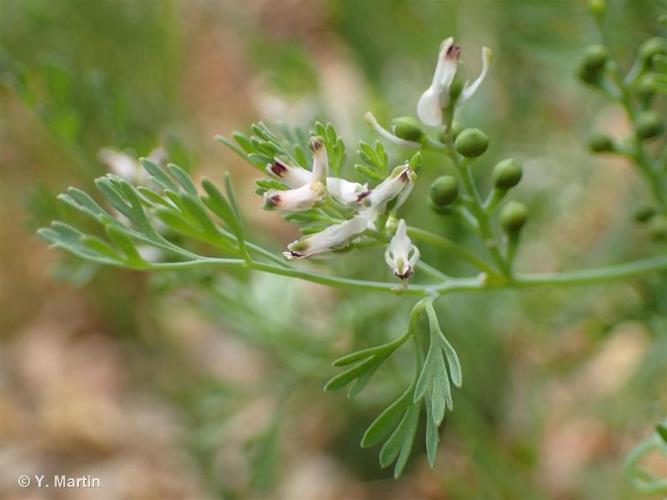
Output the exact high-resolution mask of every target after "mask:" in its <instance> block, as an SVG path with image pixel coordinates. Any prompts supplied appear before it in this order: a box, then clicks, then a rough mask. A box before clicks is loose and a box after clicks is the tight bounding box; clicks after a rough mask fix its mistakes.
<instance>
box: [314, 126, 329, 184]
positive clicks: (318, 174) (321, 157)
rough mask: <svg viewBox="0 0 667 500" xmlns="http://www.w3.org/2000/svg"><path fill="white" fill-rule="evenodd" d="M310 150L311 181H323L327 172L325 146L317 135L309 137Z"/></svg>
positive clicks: (327, 162)
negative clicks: (311, 157)
mask: <svg viewBox="0 0 667 500" xmlns="http://www.w3.org/2000/svg"><path fill="white" fill-rule="evenodd" d="M310 151H311V152H312V153H313V172H312V180H311V182H325V179H326V178H327V173H328V172H329V157H328V156H327V148H325V147H324V142H322V139H321V138H319V137H313V138H311V139H310Z"/></svg>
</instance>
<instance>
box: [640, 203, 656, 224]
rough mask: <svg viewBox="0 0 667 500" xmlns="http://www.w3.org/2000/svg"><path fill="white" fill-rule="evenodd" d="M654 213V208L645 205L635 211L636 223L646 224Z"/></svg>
mask: <svg viewBox="0 0 667 500" xmlns="http://www.w3.org/2000/svg"><path fill="white" fill-rule="evenodd" d="M656 213H657V210H656V209H655V207H653V206H652V205H649V204H647V203H645V204H642V205H640V206H638V207H637V208H636V209H635V214H634V215H635V220H636V221H637V222H648V221H649V220H650V219H651V218H652V217H653V216H654V215H655V214H656Z"/></svg>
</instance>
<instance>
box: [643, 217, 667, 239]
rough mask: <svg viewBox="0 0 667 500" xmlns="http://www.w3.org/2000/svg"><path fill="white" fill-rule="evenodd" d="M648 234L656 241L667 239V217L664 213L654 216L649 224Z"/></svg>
mask: <svg viewBox="0 0 667 500" xmlns="http://www.w3.org/2000/svg"><path fill="white" fill-rule="evenodd" d="M648 234H649V235H650V236H651V238H653V239H654V240H655V241H665V240H667V217H665V216H664V215H656V216H655V217H653V218H652V219H651V222H650V223H649V226H648Z"/></svg>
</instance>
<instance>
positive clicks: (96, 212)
mask: <svg viewBox="0 0 667 500" xmlns="http://www.w3.org/2000/svg"><path fill="white" fill-rule="evenodd" d="M591 10H592V13H593V16H594V17H595V19H596V21H597V23H598V25H599V27H600V28H601V33H602V34H603V36H602V40H601V43H600V44H599V45H595V46H592V47H589V48H587V49H586V50H585V53H584V57H583V59H582V63H581V66H580V68H579V70H578V75H579V77H580V78H581V80H583V81H584V82H585V83H586V84H588V85H589V86H590V87H591V88H592V89H593V90H595V91H598V92H602V93H603V94H605V95H606V96H607V97H608V98H609V99H610V100H611V101H613V102H615V103H617V104H618V105H619V106H621V108H622V109H623V110H624V111H625V113H626V114H627V118H628V123H629V125H630V133H629V135H628V137H627V138H625V139H623V140H612V139H611V138H610V137H608V136H607V135H604V134H601V133H596V134H593V135H592V136H591V138H590V141H589V147H590V149H591V150H592V151H594V152H596V153H609V154H614V155H618V156H622V157H625V158H627V159H628V160H629V161H630V162H631V163H632V164H633V165H634V167H635V168H636V171H637V172H638V174H640V175H641V176H642V177H643V178H644V180H645V181H646V185H647V187H648V190H647V199H646V202H645V203H643V204H642V205H641V206H640V207H638V211H637V216H636V218H637V220H638V221H639V222H641V223H646V224H647V227H648V231H649V232H650V234H651V235H652V236H653V237H655V238H656V239H658V240H660V239H666V238H667V175H666V172H667V144H666V142H665V140H664V125H663V120H662V117H661V116H660V115H659V114H658V113H657V112H656V111H655V110H654V108H653V106H654V105H655V103H656V101H657V97H658V94H661V93H663V94H664V93H666V92H667V40H666V39H665V38H663V37H656V38H651V39H650V40H647V41H645V42H644V43H643V44H641V46H640V47H639V50H638V52H637V55H636V60H635V63H634V64H633V65H632V67H631V68H630V69H629V71H625V70H624V68H623V67H622V66H621V65H620V64H619V63H618V62H617V61H616V60H615V59H614V58H613V56H612V54H611V53H610V49H609V45H608V43H607V42H606V37H605V36H604V26H603V24H604V23H603V18H604V10H605V9H604V4H602V3H600V2H594V3H593V4H592V7H591ZM461 51H462V49H461V47H460V46H459V45H458V44H457V43H456V42H455V41H454V39H453V38H447V39H446V40H445V41H444V42H443V43H442V44H441V46H440V48H439V51H438V54H437V60H436V62H435V70H434V73H433V79H432V81H431V83H430V85H429V86H428V88H427V89H426V90H425V91H424V92H423V94H422V95H421V96H420V97H418V98H416V99H415V101H416V115H417V116H416V118H415V117H407V116H404V117H398V118H395V119H394V120H392V122H391V124H390V125H389V127H383V126H382V125H380V124H379V123H378V121H377V120H376V118H375V117H374V116H373V115H372V114H370V113H367V114H366V120H367V121H368V122H369V124H370V125H371V126H372V127H373V128H374V130H375V131H376V132H377V134H378V135H379V138H380V139H381V140H382V141H387V142H389V143H394V144H396V145H398V146H399V147H400V148H399V149H400V151H402V157H401V158H399V159H397V160H390V159H389V157H388V155H387V153H386V152H385V148H384V147H383V145H382V142H380V141H377V142H376V143H375V144H374V145H371V144H368V143H366V142H360V143H359V150H358V159H357V160H356V161H355V162H349V161H347V160H348V154H347V149H346V145H345V144H344V143H343V141H342V140H341V139H340V138H339V137H338V135H337V133H336V130H335V129H334V127H333V126H332V125H331V124H325V123H320V122H317V123H316V124H315V125H314V127H313V129H312V132H311V133H310V134H308V133H305V132H304V131H303V130H301V129H289V128H286V127H281V128H280V129H279V131H278V130H272V129H270V128H269V127H268V126H267V125H265V124H263V123H256V124H253V125H251V126H250V132H249V133H242V132H235V133H233V134H232V136H231V138H227V137H223V136H218V137H217V139H218V140H219V141H220V142H222V143H223V144H225V145H226V146H228V147H229V148H231V149H232V150H233V151H234V152H236V153H237V154H238V155H239V156H240V157H242V158H243V159H244V160H246V161H247V162H248V163H249V164H250V165H252V166H253V167H255V168H256V169H257V170H258V173H259V174H260V175H261V176H262V178H261V179H260V180H258V181H257V190H256V192H257V194H258V195H259V196H260V197H261V200H262V204H263V208H264V209H266V210H274V211H278V212H280V213H282V214H283V216H284V218H285V219H286V220H287V221H289V222H291V223H293V224H295V225H297V226H298V228H299V229H300V231H301V233H302V237H301V238H300V239H298V240H296V241H293V242H291V243H289V244H288V245H287V247H286V249H285V251H284V252H283V253H282V255H281V254H275V253H273V252H271V251H270V250H268V249H266V248H263V247H261V246H259V245H258V244H256V243H255V242H253V241H251V240H250V239H248V236H247V235H248V232H247V231H246V227H245V226H244V222H243V216H242V214H241V210H240V208H239V204H238V203H237V197H236V194H235V192H234V189H233V186H232V182H231V179H230V177H229V176H228V175H227V176H226V177H225V180H224V186H222V187H219V186H216V185H215V184H214V183H213V182H211V181H210V180H208V179H203V180H201V185H200V186H197V185H196V184H195V182H194V181H193V179H192V177H191V176H190V174H189V173H188V172H186V170H184V169H183V168H181V167H179V166H178V165H175V164H171V163H166V162H164V161H163V160H162V155H161V154H159V151H158V152H156V154H154V155H152V156H151V158H142V159H141V160H140V164H139V162H134V160H132V159H131V158H129V157H124V156H122V155H120V154H118V153H116V152H113V151H108V150H107V151H105V152H104V153H103V158H102V159H103V160H104V161H106V162H107V163H109V164H110V165H111V166H112V169H113V170H114V171H115V172H117V174H108V175H105V176H103V177H100V178H98V179H96V181H95V183H96V185H97V188H98V190H99V191H100V193H101V195H102V197H103V199H102V200H100V201H98V200H96V199H94V198H93V197H92V196H91V195H89V194H87V193H86V192H84V191H81V190H79V189H77V188H74V187H72V188H69V189H68V191H67V192H66V193H64V194H61V195H60V197H59V198H60V199H61V200H62V201H63V202H65V203H67V204H68V205H71V206H72V207H74V208H75V209H77V210H78V211H80V212H83V213H84V214H86V215H87V216H89V217H90V218H92V219H93V220H94V221H96V222H97V223H99V224H100V225H101V227H102V228H103V233H98V234H92V233H90V232H87V231H84V230H82V229H78V228H77V227H74V226H72V225H70V224H67V223H65V222H61V221H55V222H53V223H52V224H51V226H50V227H48V228H42V229H40V230H39V234H40V235H41V236H42V237H43V238H45V239H46V240H48V241H49V242H50V243H52V244H53V245H54V246H56V247H59V248H62V249H64V250H66V251H68V252H70V253H72V254H74V255H76V256H78V257H80V258H82V259H86V260H89V261H94V262H97V263H100V264H107V265H110V266H117V267H123V268H129V269H137V270H143V271H159V270H164V269H172V270H189V269H194V268H199V267H202V266H209V267H214V268H222V269H225V268H229V269H245V270H253V271H258V272H263V273H271V274H275V275H280V276H285V277H289V278H293V279H299V280H305V281H310V282H313V283H319V284H321V285H326V286H329V287H335V288H342V289H351V290H352V289H353V290H361V291H365V292H368V293H386V294H394V295H399V296H401V297H404V298H405V300H406V301H415V303H414V305H413V307H412V310H411V312H410V314H409V317H408V318H407V321H406V324H405V326H404V327H403V328H402V331H398V332H397V333H398V335H396V337H395V339H394V340H391V341H390V342H387V343H385V344H382V345H377V346H370V347H368V348H366V349H363V350H360V351H357V352H353V353H350V354H348V355H346V356H343V357H341V358H339V359H337V360H335V361H334V362H333V364H334V366H336V367H339V368H340V372H339V373H338V374H337V375H335V376H334V377H333V378H332V379H331V380H329V381H328V382H327V383H326V385H325V390H327V391H330V390H336V389H342V388H348V391H349V395H350V396H354V395H356V394H358V393H359V392H360V391H362V390H363V388H364V387H365V386H366V385H367V384H368V383H369V381H370V380H371V378H372V377H373V375H374V374H375V373H376V371H377V370H378V368H379V367H380V366H381V365H382V364H383V363H384V362H385V361H386V360H387V359H388V358H389V357H391V356H392V355H393V354H394V353H395V352H396V351H397V350H398V349H399V348H401V347H402V346H403V345H404V344H408V343H411V344H412V349H413V350H414V354H415V368H414V376H413V377H412V382H411V383H409V385H408V386H407V387H405V389H404V391H403V392H402V393H401V394H397V395H396V399H395V400H394V401H392V402H390V403H389V404H388V406H387V407H386V409H385V410H384V411H383V412H381V413H380V415H379V416H377V418H376V419H375V420H374V421H373V422H372V423H371V424H370V425H369V426H368V428H367V430H366V432H365V434H364V435H363V438H362V440H361V445H362V446H363V447H370V446H374V445H376V444H380V443H383V444H382V446H381V448H380V452H379V458H380V464H381V465H382V466H383V467H386V466H389V465H390V464H395V465H394V475H395V476H396V477H398V476H399V475H400V474H401V473H402V471H403V470H404V467H405V465H406V463H407V461H408V458H409V456H410V452H411V450H412V447H413V443H414V440H415V438H416V434H417V430H418V427H419V424H420V420H421V419H422V418H425V429H426V431H425V441H426V452H427V456H428V460H429V462H430V464H431V465H432V466H433V465H434V464H435V457H436V449H437V446H438V441H439V428H440V426H441V424H442V422H443V419H444V417H445V414H446V413H447V412H448V411H452V410H453V409H454V392H455V389H454V388H460V387H461V385H462V383H463V369H462V366H461V363H460V361H459V358H458V356H457V353H456V349H455V346H453V345H452V344H451V343H450V341H449V340H448V338H447V334H446V328H445V329H443V327H442V326H441V321H440V320H439V318H438V317H437V315H436V309H435V308H434V303H435V301H437V300H440V299H442V298H443V297H446V296H447V295H450V294H455V293H468V292H484V291H490V290H498V289H528V288H535V287H544V286H552V287H565V286H571V285H588V284H594V283H603V282H608V281H612V280H623V279H628V278H632V277H636V276H640V275H647V274H650V273H657V272H659V271H667V255H665V254H664V251H662V252H658V253H657V254H656V255H653V256H647V257H646V258H643V259H640V260H635V261H631V262H624V263H620V264H614V265H609V266H604V267H594V268H589V269H582V270H576V271H568V272H554V273H537V274H535V273H532V274H526V273H521V272H517V271H516V270H515V262H514V261H515V255H516V252H517V248H518V246H519V244H520V241H521V232H522V228H523V227H524V225H525V224H526V222H527V219H528V216H529V209H528V208H527V207H526V206H524V205H523V204H521V203H519V202H517V201H514V200H511V199H510V198H511V193H512V189H513V188H514V187H515V186H516V185H517V184H518V183H519V182H520V180H521V177H522V166H521V165H520V163H519V162H518V161H516V160H514V159H511V158H508V159H505V160H502V161H500V162H499V163H498V164H497V165H496V166H495V168H494V169H493V187H492V189H491V190H490V192H481V190H480V188H479V187H478V185H477V183H476V181H475V179H474V177H473V175H472V169H473V168H474V167H475V164H476V163H478V162H479V161H480V158H482V156H483V155H484V153H485V151H486V150H487V148H488V145H489V139H488V137H487V135H486V134H485V133H484V132H483V131H482V130H480V129H478V128H465V127H463V126H462V125H461V124H460V123H459V122H457V121H455V118H456V111H457V109H458V108H459V107H460V106H462V105H463V104H464V103H465V102H466V101H467V100H469V99H471V98H472V97H473V96H474V94H475V93H476V92H478V91H479V89H480V87H481V85H482V83H483V81H484V79H485V78H486V76H487V74H488V72H489V70H490V66H491V60H492V52H491V50H490V49H488V48H483V49H482V69H481V73H480V74H479V76H478V77H477V78H476V79H474V80H472V81H469V80H467V79H466V78H465V77H464V76H463V75H462V71H461V68H460V67H459V56H460V54H461ZM427 150H428V151H429V153H431V154H437V155H441V157H442V160H443V162H444V161H445V159H446V158H447V159H448V161H449V162H451V163H452V164H453V165H454V167H455V171H456V174H457V175H456V176H451V175H443V176H440V177H438V178H436V179H435V181H434V182H433V183H432V185H431V187H430V192H429V196H428V199H424V200H414V202H416V203H428V204H429V205H430V206H431V208H432V209H433V210H435V211H436V212H437V213H438V214H440V215H442V217H448V218H459V219H461V220H462V221H463V222H464V223H465V224H466V226H467V227H468V228H469V230H470V231H472V232H474V233H476V234H477V236H478V237H479V238H480V240H481V242H482V243H483V246H484V250H483V252H481V253H480V252H476V251H473V250H471V249H469V248H467V247H465V246H463V245H460V244H459V243H457V242H456V241H454V240H453V239H450V238H448V236H447V235H446V234H436V233H433V232H429V231H427V230H425V229H422V228H420V227H419V226H418V225H416V224H414V223H411V220H410V214H409V213H406V212H405V206H404V203H405V202H406V200H407V199H408V198H409V197H410V195H411V192H412V190H413V187H414V186H415V184H416V183H417V182H419V178H420V173H421V172H422V170H423V168H424V166H423V165H422V152H424V151H427ZM142 169H143V170H142ZM194 241H198V242H204V243H205V244H207V246H206V247H205V248H209V249H210V251H209V252H206V255H204V254H203V253H202V252H201V251H196V250H195V249H197V248H202V247H201V245H200V246H194V245H191V244H190V242H194ZM427 245H432V246H435V247H439V248H440V249H441V250H443V251H444V252H449V253H450V254H452V255H455V256H457V257H458V258H460V259H463V260H465V261H467V262H468V263H469V264H470V265H471V266H473V267H474V268H476V269H477V272H476V273H475V274H473V275H470V276H463V277H460V276H451V275H449V274H448V273H447V262H446V261H445V262H426V261H425V260H424V259H423V258H421V255H420V250H419V247H420V246H427ZM360 248H378V249H380V251H382V252H384V259H385V261H386V263H387V266H388V269H389V272H390V273H391V275H392V279H391V280H387V281H372V280H364V279H352V278H348V277H345V276H340V275H332V274H325V273H320V272H314V271H312V270H310V269H309V268H308V267H307V265H305V264H304V262H303V261H305V260H310V259H317V258H320V257H322V256H330V257H331V256H335V255H336V254H339V253H341V252H354V251H359V249H360ZM662 248H663V249H664V247H662ZM389 272H388V273H387V274H389ZM661 429H662V427H661ZM654 441H655V443H654ZM651 443H653V444H652V445H655V446H662V448H663V451H664V449H665V443H664V441H659V440H658V439H657V438H656V439H655V440H652V441H651ZM656 443H657V444H656ZM633 464H634V462H631V463H630V465H633ZM659 481H660V480H659V479H655V480H654V481H653V483H651V482H650V481H649V482H648V483H647V484H648V486H647V484H643V487H644V488H645V489H647V490H650V489H651V487H652V485H656V484H657V485H658V486H659ZM656 487H657V486H656Z"/></svg>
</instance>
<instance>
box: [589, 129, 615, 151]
mask: <svg viewBox="0 0 667 500" xmlns="http://www.w3.org/2000/svg"><path fill="white" fill-rule="evenodd" d="M588 149H590V150H591V151H592V152H594V153H608V152H610V151H614V150H615V149H616V146H615V145H614V141H613V140H612V139H611V137H609V136H608V135H607V134H603V133H601V132H593V133H592V134H591V135H589V136H588Z"/></svg>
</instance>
